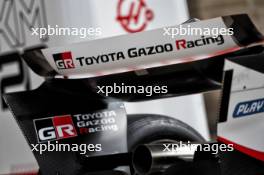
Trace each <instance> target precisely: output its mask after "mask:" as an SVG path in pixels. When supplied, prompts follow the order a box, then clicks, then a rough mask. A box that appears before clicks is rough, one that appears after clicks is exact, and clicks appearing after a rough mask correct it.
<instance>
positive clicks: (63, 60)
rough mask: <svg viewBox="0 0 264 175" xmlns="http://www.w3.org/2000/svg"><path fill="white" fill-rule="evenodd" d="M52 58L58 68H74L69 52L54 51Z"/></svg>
mask: <svg viewBox="0 0 264 175" xmlns="http://www.w3.org/2000/svg"><path fill="white" fill-rule="evenodd" d="M53 58H54V61H55V63H56V66H57V68H58V69H73V68H75V66H74V63H73V60H72V54H71V52H63V53H56V54H53Z"/></svg>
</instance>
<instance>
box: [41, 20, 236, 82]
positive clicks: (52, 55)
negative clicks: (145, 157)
mask: <svg viewBox="0 0 264 175" xmlns="http://www.w3.org/2000/svg"><path fill="white" fill-rule="evenodd" d="M184 25H187V24H184ZM184 25H183V26H184ZM188 25H191V27H194V28H205V27H207V28H218V29H220V28H227V27H226V25H225V23H224V21H223V19H222V18H215V19H210V20H206V21H198V22H193V23H190V24H188ZM174 27H177V26H174ZM237 47H238V45H237V44H236V43H235V41H234V40H233V38H232V36H230V35H216V36H212V35H206V36H204V35H199V34H197V35H184V36H176V37H174V38H172V37H171V36H168V35H164V29H157V30H152V31H147V32H141V33H135V34H130V35H123V36H118V37H113V38H106V39H100V40H94V41H88V42H83V43H78V44H73V45H70V46H64V47H56V48H48V49H44V50H42V53H43V54H44V56H45V59H47V61H48V62H49V64H50V65H51V66H52V67H53V69H54V70H55V71H56V72H57V73H59V74H60V75H64V76H71V75H72V76H73V77H74V76H75V75H77V76H78V75H85V76H86V77H93V76H98V75H107V74H113V73H121V72H126V71H132V70H138V69H145V68H151V67H158V66H164V65H169V64H176V63H181V62H185V61H190V59H192V60H199V59H204V58H207V57H209V56H213V55H217V54H220V53H222V52H223V51H225V50H230V49H232V48H237ZM70 78H71V77H70Z"/></svg>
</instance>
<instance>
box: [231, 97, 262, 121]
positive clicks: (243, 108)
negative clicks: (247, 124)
mask: <svg viewBox="0 0 264 175" xmlns="http://www.w3.org/2000/svg"><path fill="white" fill-rule="evenodd" d="M262 112H264V98H262V99H256V100H251V101H246V102H241V103H238V104H237V105H236V107H235V110H234V113H233V117H234V118H237V117H243V116H247V115H253V114H257V113H262Z"/></svg>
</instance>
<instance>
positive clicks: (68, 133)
mask: <svg viewBox="0 0 264 175" xmlns="http://www.w3.org/2000/svg"><path fill="white" fill-rule="evenodd" d="M34 125H35V129H36V133H37V136H38V141H39V142H44V141H51V140H59V139H66V138H70V137H76V136H77V132H76V130H75V127H74V124H73V121H72V117H71V115H64V116H56V117H50V118H43V119H36V120H34Z"/></svg>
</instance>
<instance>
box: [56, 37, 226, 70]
mask: <svg viewBox="0 0 264 175" xmlns="http://www.w3.org/2000/svg"><path fill="white" fill-rule="evenodd" d="M224 42H225V40H224V37H223V36H222V35H218V36H216V37H205V36H202V37H201V38H199V39H196V40H186V39H181V40H176V41H175V43H173V44H172V43H166V44H159V45H153V46H149V47H143V48H136V47H133V48H129V49H128V50H127V51H126V52H123V51H119V52H112V53H107V54H102V55H96V56H88V57H85V56H84V57H77V58H75V60H76V61H77V62H78V64H79V66H90V65H94V64H102V63H108V62H115V61H121V60H124V59H127V58H138V57H142V56H148V55H156V54H162V53H165V52H173V51H178V50H181V49H191V48H194V47H201V46H205V45H210V44H216V45H222V44H223V43H224ZM174 46H175V47H174ZM60 56H61V57H62V58H61V59H59V57H60ZM53 58H54V61H55V63H56V65H57V67H58V69H70V68H75V66H74V63H73V60H72V53H71V52H69V51H68V52H64V53H56V54H53Z"/></svg>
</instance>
